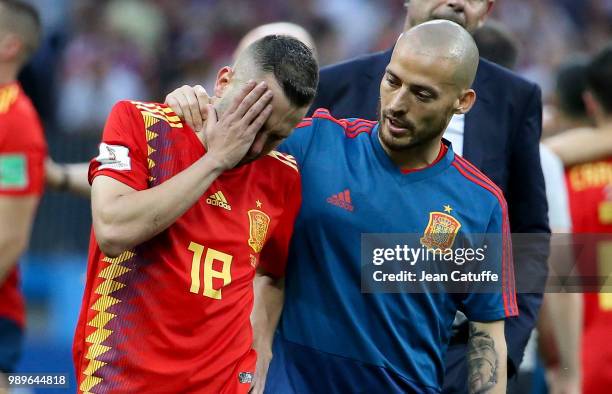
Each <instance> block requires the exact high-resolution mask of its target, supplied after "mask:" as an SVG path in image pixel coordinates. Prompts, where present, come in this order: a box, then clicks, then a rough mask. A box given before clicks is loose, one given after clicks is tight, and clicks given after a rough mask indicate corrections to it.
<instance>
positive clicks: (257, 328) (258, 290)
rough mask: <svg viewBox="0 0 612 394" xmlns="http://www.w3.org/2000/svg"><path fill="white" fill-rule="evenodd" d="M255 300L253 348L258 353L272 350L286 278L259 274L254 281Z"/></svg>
mask: <svg viewBox="0 0 612 394" xmlns="http://www.w3.org/2000/svg"><path fill="white" fill-rule="evenodd" d="M253 288H254V292H255V302H254V304H253V311H252V313H251V325H252V326H253V348H254V349H255V350H256V351H257V352H258V353H269V354H270V355H271V352H272V341H273V339H274V332H275V331H276V326H277V325H278V320H279V318H280V315H281V312H282V310H283V301H284V297H285V283H284V279H274V278H271V277H269V276H266V275H262V274H259V273H258V274H257V275H256V276H255V281H254V283H253Z"/></svg>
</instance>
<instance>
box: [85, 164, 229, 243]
mask: <svg viewBox="0 0 612 394" xmlns="http://www.w3.org/2000/svg"><path fill="white" fill-rule="evenodd" d="M222 172H223V168H222V166H221V165H220V164H219V162H218V161H217V160H215V158H213V157H212V156H211V155H204V156H203V157H202V158H200V159H199V160H198V161H196V162H195V163H194V164H192V165H191V166H190V167H188V168H187V169H185V170H183V171H182V172H180V173H178V174H177V175H175V176H174V177H172V178H170V179H168V180H167V181H166V182H164V183H162V184H160V185H158V186H155V187H153V188H151V189H146V190H142V191H137V192H131V193H124V194H122V195H118V196H116V197H115V198H112V199H110V200H109V199H107V198H105V197H106V196H104V195H103V194H102V195H100V196H98V195H97V194H96V193H94V194H93V197H92V206H93V215H94V230H95V232H96V236H97V237H98V241H99V243H100V246H101V248H102V250H103V251H104V252H105V253H107V252H110V254H111V255H118V254H120V253H122V252H123V251H125V250H130V249H132V248H133V247H134V246H136V245H139V244H141V243H143V242H145V241H148V240H149V239H151V238H153V237H154V236H156V235H157V234H159V233H160V232H162V231H164V230H165V229H167V228H168V227H169V226H170V225H171V224H172V223H174V222H175V221H176V220H177V219H178V218H179V217H180V216H181V215H183V214H184V213H185V212H186V211H187V210H188V209H189V208H191V207H192V206H193V205H194V204H195V203H196V201H197V200H198V199H199V198H200V197H201V196H202V194H204V192H205V191H206V190H207V189H208V188H209V187H210V185H211V184H212V183H213V181H214V180H215V179H216V178H217V177H218V176H219V175H220V174H221V173H222ZM100 178H105V177H98V178H96V179H95V180H94V188H96V187H97V183H98V182H101V183H103V182H105V181H104V179H102V180H100ZM105 186H106V185H103V184H102V185H100V187H105ZM104 244H106V245H104ZM105 247H106V248H105Z"/></svg>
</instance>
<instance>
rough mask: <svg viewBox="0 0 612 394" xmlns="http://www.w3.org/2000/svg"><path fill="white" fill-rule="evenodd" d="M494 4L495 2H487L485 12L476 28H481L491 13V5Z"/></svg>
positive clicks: (488, 0) (493, 0) (490, 0)
mask: <svg viewBox="0 0 612 394" xmlns="http://www.w3.org/2000/svg"><path fill="white" fill-rule="evenodd" d="M494 4H495V0H487V11H486V12H485V14H484V15H483V16H482V18H481V19H480V21H479V22H478V28H481V27H482V25H484V24H485V22H486V21H487V18H488V17H489V15H491V11H493V5H494Z"/></svg>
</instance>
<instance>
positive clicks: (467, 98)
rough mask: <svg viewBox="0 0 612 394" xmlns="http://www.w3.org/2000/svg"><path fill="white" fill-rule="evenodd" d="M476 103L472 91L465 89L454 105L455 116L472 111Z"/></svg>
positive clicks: (474, 93)
mask: <svg viewBox="0 0 612 394" xmlns="http://www.w3.org/2000/svg"><path fill="white" fill-rule="evenodd" d="M475 102H476V92H475V91H474V89H467V90H466V91H465V92H463V94H462V95H461V97H460V98H459V99H458V100H457V102H456V103H455V114H457V115H462V114H466V113H468V112H469V111H470V109H472V107H473V106H474V103H475Z"/></svg>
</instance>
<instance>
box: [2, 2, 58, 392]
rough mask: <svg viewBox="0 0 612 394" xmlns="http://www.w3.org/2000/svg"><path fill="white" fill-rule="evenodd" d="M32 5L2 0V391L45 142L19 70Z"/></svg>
mask: <svg viewBox="0 0 612 394" xmlns="http://www.w3.org/2000/svg"><path fill="white" fill-rule="evenodd" d="M40 34H41V32H40V19H39V17H38V13H37V12H36V10H35V9H34V8H32V7H31V6H30V5H28V4H26V3H24V2H21V1H17V0H0V389H1V388H2V387H3V384H4V383H5V382H4V377H3V376H2V373H11V372H14V370H15V366H16V364H17V361H18V359H19V355H20V351H21V345H22V338H23V333H24V326H25V323H26V321H25V305H24V300H23V295H22V294H21V291H20V285H19V268H18V265H17V262H18V260H19V258H20V257H21V255H22V254H23V253H24V251H25V250H26V249H27V246H28V242H29V239H30V232H31V230H32V223H33V220H34V216H35V214H36V208H37V207H38V203H39V200H40V197H41V195H42V194H43V189H44V182H45V173H44V163H45V158H46V157H47V145H46V143H45V138H44V134H43V130H42V125H41V122H40V119H39V118H38V114H37V113H36V110H35V109H34V107H33V105H32V103H31V101H30V99H29V98H28V97H27V96H26V95H25V93H24V92H23V90H22V88H21V86H20V85H19V83H18V82H17V74H18V73H19V70H20V69H21V68H22V67H23V65H24V64H25V63H26V62H27V61H28V60H29V59H30V57H31V56H32V54H33V53H34V52H35V51H36V48H37V47H38V45H39V42H40Z"/></svg>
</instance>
